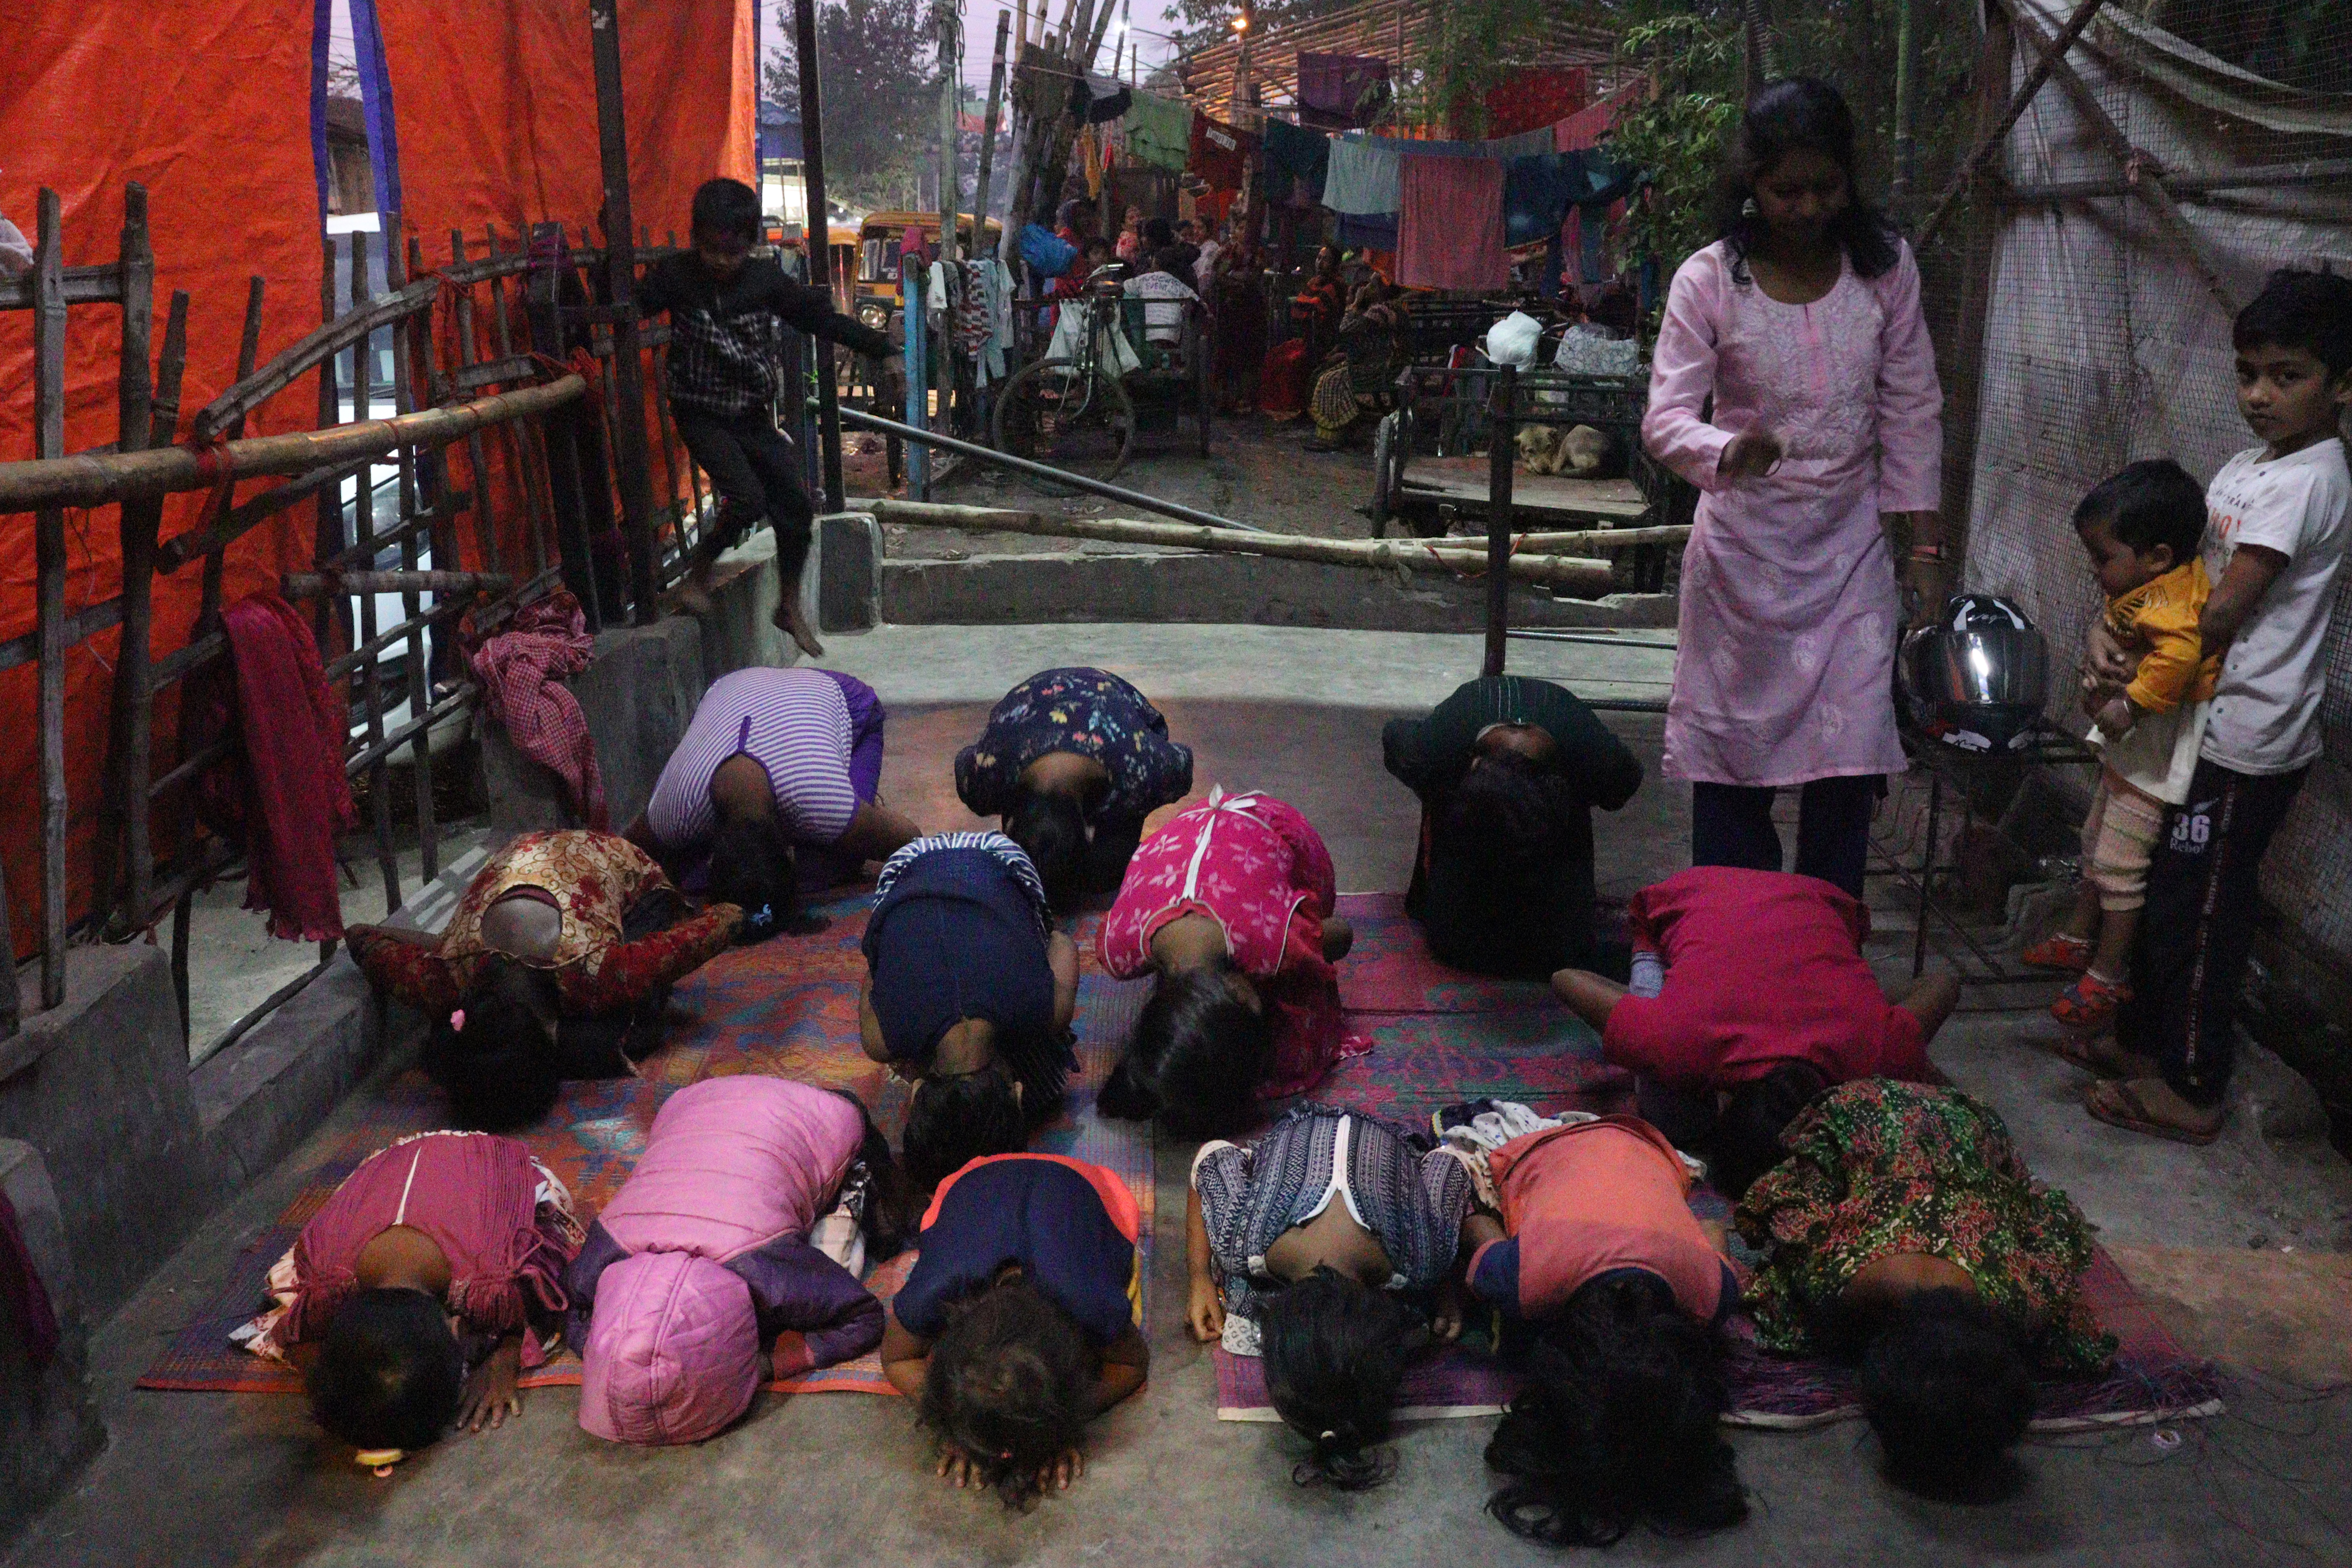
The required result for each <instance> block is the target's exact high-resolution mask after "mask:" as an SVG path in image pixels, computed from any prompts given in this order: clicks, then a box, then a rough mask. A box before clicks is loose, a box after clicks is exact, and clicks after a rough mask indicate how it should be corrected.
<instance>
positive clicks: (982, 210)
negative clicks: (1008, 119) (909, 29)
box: [971, 0, 1029, 256]
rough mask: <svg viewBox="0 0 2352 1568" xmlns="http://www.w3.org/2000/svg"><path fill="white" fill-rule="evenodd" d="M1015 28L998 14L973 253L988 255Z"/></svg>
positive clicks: (974, 202) (975, 193) (975, 192)
mask: <svg viewBox="0 0 2352 1568" xmlns="http://www.w3.org/2000/svg"><path fill="white" fill-rule="evenodd" d="M1028 14H1029V13H1028V9H1027V0H1023V9H1022V16H1023V18H1024V21H1025V20H1026V18H1027V16H1028ZM1012 25H1013V17H1012V15H1011V14H1010V13H1009V12H1004V11H999V12H998V13H997V14H996V60H995V63H994V64H992V65H991V66H990V67H989V68H988V114H987V117H986V118H985V119H983V120H982V121H981V132H980V173H979V174H978V176H977V183H976V184H974V185H973V187H972V193H971V253H972V254H973V255H974V256H985V255H987V254H988V196H989V190H988V179H989V174H990V172H991V171H992V169H993V167H994V166H995V163H996V126H997V116H998V114H999V113H1000V112H1001V111H1002V110H1003V107H1004V36H1005V33H1006V31H1007V30H1008V29H1009V28H1010V27H1011V26H1012Z"/></svg>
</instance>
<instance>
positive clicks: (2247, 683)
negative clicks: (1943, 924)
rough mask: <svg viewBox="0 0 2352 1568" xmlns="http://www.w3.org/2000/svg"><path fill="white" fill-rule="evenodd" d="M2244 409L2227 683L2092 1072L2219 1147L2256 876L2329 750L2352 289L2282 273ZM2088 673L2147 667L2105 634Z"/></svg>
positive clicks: (2222, 515)
mask: <svg viewBox="0 0 2352 1568" xmlns="http://www.w3.org/2000/svg"><path fill="white" fill-rule="evenodd" d="M2232 339H2233V342H2235V344H2236V347H2237V354H2238V362H2237V370H2238V408H2239V411H2240V412H2241V413H2242V414H2243V415H2244V416H2245V419H2246V423H2247V425H2248V426H2251V427H2252V430H2253V432H2254V434H2255V435H2256V436H2258V437H2261V438H2262V440H2263V445H2262V446H2260V447H2254V448H2252V449H2250V450H2248V451H2244V452H2241V453H2239V454H2238V455H2237V456H2236V457H2234V458H2231V459H2230V460H2229V461H2228V462H2227V463H2225V464H2223V465H2222V466H2221V472H2220V473H2219V474H2216V475H2215V476H2214V477H2213V482H2212V484H2211V485H2210V486H2208V487H2207V489H2206V493H2205V501H2206V528H2205V545H2204V560H2205V571H2206V574H2207V576H2209V577H2210V579H2211V580H2212V584H2213V592H2212V596H2211V597H2210V598H2209V599H2208V600H2207V601H2206V602H2205V611H2204V614H2203V615H2201V616H2199V617H2198V623H2197V635H2198V638H2199V641H2200V643H2201V645H2202V647H2203V650H2204V653H2205V655H2206V656H2207V657H2208V658H2213V657H2219V658H2221V679H2220V680H2219V681H2218V682H2217V683H2216V685H2215V687H2214V691H2213V705H2212V710H2211V711H2210V714H2209V715H2208V716H2207V718H2206V721H2205V739H2204V741H2203V742H2202V743H2201V744H2200V746H2199V748H2198V762H2197V769H2196V773H2195V775H2194V776H2193V777H2192V778H2191V779H2190V781H2189V791H2188V795H2187V796H2186V804H2184V805H2182V806H2181V808H2180V809H2179V811H2176V812H2175V813H2173V814H2172V818H2171V826H2170V827H2169V829H2168V831H2167V833H2166V835H2165V839H2164V843H2163V846H2162V847H2160V848H2159V849H2158V851H2157V853H2156V858H2155V861H2154V863H2153V864H2152V865H2151V866H2150V867H2149V869H2148V878H2147V907H2146V909H2145V910H2143V911H2142V913H2141V915H2140V928H2139V947H2138V952H2137V956H2136V958H2135V960H2134V962H2133V965H2132V992H2133V999H2132V1000H2131V1001H2129V1002H2127V1003H2126V1004H2124V1005H2122V1006H2121V1007H2120V1008H2119V1009H2118V1010H2117V1011H2116V1037H2115V1043H2114V1046H2113V1047H2112V1048H2111V1049H2110V1050H2108V1051H2105V1052H2098V1051H2097V1048H2096V1047H2094V1052H2095V1056H2094V1059H2095V1061H2096V1062H2097V1065H2098V1067H2099V1068H2100V1069H2101V1070H2102V1071H2103V1072H2113V1073H2115V1074H2116V1075H2118V1077H2119V1079H2120V1081H2117V1082H2112V1083H2097V1084H2094V1085H2092V1086H2091V1089H2090V1090H2089V1092H2088V1094H2087V1096H2086V1098H2085V1100H2084V1106H2085V1108H2086V1109H2087V1110H2089V1111H2090V1113H2091V1114H2092V1115H2093V1116H2095V1117H2097V1118H2098V1119H2099V1120H2100V1121H2105V1122H2110V1123H2112V1124H2114V1125H2116V1126H2118V1127H2123V1128H2126V1129H2129V1130H2131V1131H2137V1132H2146V1133H2149V1134H2151V1135H2153V1136H2155V1137H2159V1138H2170V1139H2175V1140H2178V1141H2181V1142H2192V1143H2208V1142H2212V1141H2213V1139H2215V1138H2216V1137H2218V1136H2220V1134H2221V1123H2222V1121H2223V1120H2224V1119H2225V1117H2226V1116H2227V1114H2228V1110H2227V1106H2226V1105H2225V1103H2224V1102H2225V1100H2226V1098H2227V1096H2228V1093H2229V1087H2230V1073H2231V1068H2232V1066H2233V1065H2234V1058H2235V1047H2236V1040H2235V1031H2236V1027H2237V1003H2238V994H2239V991H2240V990H2241V988H2242V985H2243V984H2244V981H2245V973H2246V956H2247V953H2248V952H2249V950H2250V947H2251V943H2252V934H2253V929H2254V924H2255V913H2256V910H2255V905H2256V903H2257V901H2258V900H2259V899H2260V896H2261V895H2260V892H2259V889H2258V888H2257V885H2256V883H2257V878H2258V877H2259V875H2260V871H2261V867H2262V858H2263V851H2265V850H2266V849H2268V848H2269V847H2270V841H2271V835H2273V833H2275V832H2277V831H2278V827H2279V825H2280V824H2281V823H2282V822H2284V820H2285V819H2286V814H2287V808H2288V807H2289V806H2290V805H2293V804H2294V797H2295V792H2296V791H2297V790H2299V789H2301V788H2302V787H2303V780H2304V775H2305V773H2308V772H2309V771H2310V768H2311V764H2312V763H2313V762H2314V761H2315V760H2316V759H2317V757H2318V756H2319V753H2320V749H2321V737H2320V727H2319V710H2320V706H2321V703H2322V702H2323V701H2324V700H2325V699H2326V695H2327V661H2326V658H2325V657H2324V654H2323V651H2322V647H2321V645H2322V643H2323V642H2324V641H2325V640H2326V635H2327V622H2328V616H2329V613H2330V611H2331V609H2332V608H2333V606H2334V604H2335V593H2336V570H2337V568H2338V567H2340V566H2341V565H2342V564H2343V563H2344V552H2345V544H2346V540H2347V534H2352V528H2347V511H2352V473H2348V472H2347V468H2346V464H2345V453H2344V438H2343V433H2342V427H2341V426H2342V420H2343V416H2344V409H2345V406H2346V405H2347V404H2352V278H2344V277H2338V276H2336V275H2334V274H2331V273H2325V272H2301V271H2295V270H2293V269H2285V270H2282V271H2278V272H2274V273H2273V274H2272V275H2271V279H2270V283H2269V285H2268V286H2267V287H2266V288H2264V289H2263V292H2262V295H2261V297H2260V298H2258V299H2256V300H2254V302H2253V303H2252V304H2251V305H2249V306H2247V307H2246V308H2245V309H2244V310H2242V311H2240V312H2239V313H2238V320H2237V322H2236V325H2235V330H2234V331H2233V333H2232ZM2089 662H2090V665H2091V678H2092V679H2095V680H2100V681H2105V682H2109V683H2117V682H2122V681H2126V680H2129V679H2131V672H2132V669H2133V666H2134V654H2133V653H2132V652H2131V651H2128V650H2125V649H2123V648H2121V647H2118V646H2117V644H2116V639H2115V638H2114V637H2112V636H2109V635H2107V633H2106V632H2105V627H2104V626H2098V627H2095V628H2094V631H2093V636H2092V647H2091V657H2090V660H2089Z"/></svg>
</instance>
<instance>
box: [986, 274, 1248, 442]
mask: <svg viewBox="0 0 2352 1568" xmlns="http://www.w3.org/2000/svg"><path fill="white" fill-rule="evenodd" d="M1127 276H1128V269H1127V268H1125V267H1124V266H1122V265H1120V264H1118V263H1117V262H1114V263H1112V264H1110V265H1108V266H1107V267H1101V268H1097V269H1096V270H1095V271H1094V272H1093V273H1092V274H1091V275H1089V276H1088V278H1087V283H1086V290H1085V292H1084V293H1083V294H1082V295H1081V296H1080V297H1079V298H1078V299H1076V300H1069V301H1066V302H1065V303H1064V304H1063V306H1062V307H1061V310H1060V312H1059V314H1058V316H1057V318H1056V322H1055V328H1054V335H1053V338H1052V340H1051V342H1049V343H1048V345H1047V347H1046V350H1045V357H1044V358H1042V359H1040V360H1038V361H1037V362H1036V363H1034V364H1032V365H1030V366H1028V367H1027V368H1025V369H1024V370H1023V371H1021V372H1020V373H1019V374H1016V375H1014V376H1013V379H1012V380H1010V381H1008V382H1006V383H1005V384H1004V386H1003V390H1002V391H1000V392H999V393H998V394H997V395H996V412H995V416H994V418H993V419H992V422H991V426H990V435H991V437H992V439H993V441H994V443H995V446H996V448H997V450H999V451H1001V452H1009V453H1011V454H1012V455H1013V456H1014V457H1016V458H1031V459H1033V460H1034V461H1037V462H1041V463H1050V464H1052V465H1053V466H1055V468H1067V469H1070V470H1071V471H1072V472H1074V473H1080V474H1084V475H1086V476H1087V477H1088V478H1090V479H1110V478H1112V477H1113V476H1115V475H1116V474H1118V471H1119V470H1120V469H1121V468H1125V467H1126V466H1127V461H1128V459H1129V458H1130V457H1132V456H1134V454H1135V447H1136V434H1137V432H1138V430H1139V429H1144V428H1154V429H1158V430H1161V431H1166V432H1171V433H1173V434H1175V435H1177V436H1178V437H1181V433H1182V426H1183V422H1184V421H1185V420H1187V419H1189V420H1191V421H1192V426H1193V429H1192V439H1193V443H1194V449H1195V450H1196V451H1197V452H1198V453H1199V454H1200V455H1201V456H1202V457H1207V456H1208V453H1209V426H1210V423H1211V421H1212V419H1213V407H1212V403H1211V397H1210V371H1211V363H1210V361H1211V356H1212V353H1213V350H1212V338H1211V334H1210V331H1209V320H1208V310H1207V308H1206V307H1205V306H1203V305H1202V303H1201V301H1200V300H1154V299H1149V298H1146V297H1143V296H1139V295H1132V294H1129V293H1128V292H1127V291H1126V286H1127ZM1171 317H1174V318H1176V319H1175V320H1172V321H1171V320H1170V319H1169V318H1171Z"/></svg>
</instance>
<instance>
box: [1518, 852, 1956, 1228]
mask: <svg viewBox="0 0 2352 1568" xmlns="http://www.w3.org/2000/svg"><path fill="white" fill-rule="evenodd" d="M1626 925H1627V934H1628V935H1630V936H1631V937H1632V939H1633V984H1632V985H1631V986H1624V985H1620V984H1616V983H1615V982H1614V981H1612V980H1609V979H1606V978H1604V977H1603V976H1601V975H1598V974H1594V973H1590V972H1588V971H1585V970H1581V969H1563V970H1561V971H1560V972H1559V973H1558V974H1555V975H1553V976H1552V989H1553V990H1554V991H1556V992H1558V993H1559V997H1560V999H1561V1000H1562V1001H1564V1002H1566V1003H1567V1004H1568V1005H1569V1007H1570V1009H1571V1010H1572V1011H1573V1012H1575V1014H1576V1015H1577V1016H1579V1017H1580V1018H1582V1019H1583V1020H1584V1021H1585V1022H1586V1023H1587V1024H1590V1025H1591V1026H1592V1027H1593V1028H1595V1029H1598V1030H1599V1031H1600V1032H1601V1055H1602V1056H1603V1057H1604V1058H1607V1059H1608V1060H1609V1061H1610V1062H1611V1063H1612V1064H1614V1065H1615V1066H1618V1067H1625V1068H1633V1071H1634V1074H1635V1078H1634V1088H1635V1090H1636V1093H1637V1094H1638V1096H1639V1100H1640V1105H1641V1110H1642V1114H1643V1116H1644V1117H1645V1118H1647V1119H1648V1120H1649V1121H1651V1122H1652V1123H1653V1124H1654V1125H1655V1126H1656V1127H1658V1128H1659V1129H1660V1130H1661V1131H1664V1133H1665V1135H1666V1136H1667V1137H1668V1138H1669V1139H1671V1140H1673V1141H1674V1142H1675V1143H1676V1144H1678V1145H1680V1146H1681V1147H1684V1148H1686V1149H1698V1150H1702V1151H1704V1152H1706V1155H1707V1158H1708V1160H1709V1161H1710V1163H1711V1169H1710V1170H1709V1172H1708V1179H1709V1180H1710V1181H1712V1182H1713V1183H1714V1184H1715V1186H1716V1190H1717V1191H1718V1192H1721V1193H1723V1194H1726V1195H1727V1196H1730V1197H1733V1198H1737V1197H1738V1196H1739V1194H1741V1193H1743V1192H1745V1191H1747V1190H1748V1183H1750V1182H1752V1181H1754V1180H1755V1179H1756V1178H1757V1177H1759V1176H1760V1175H1762V1174H1763V1173H1765V1172H1766V1171H1769V1170H1770V1169H1771V1168H1772V1167H1773V1166H1774V1165H1777V1164H1779V1163H1780V1133H1781V1131H1782V1130H1784V1129H1785V1128H1786V1127H1787V1126H1788V1125H1789V1122H1790V1119H1791V1118H1793V1117H1794V1116H1795V1115H1796V1114H1797V1112H1798V1111H1800V1110H1803V1109H1804V1108H1805V1106H1806V1105H1807V1104H1808V1103H1810V1102H1811V1100H1813V1099H1814V1098H1815V1097H1816V1096H1818V1095H1819V1094H1821V1092H1822V1090H1823V1089H1828V1088H1829V1087H1831V1086H1832V1085H1833V1084H1841V1083H1847V1082H1851V1081H1852V1080H1853V1079H1858V1078H1900V1079H1916V1080H1918V1081H1921V1082H1931V1081H1934V1080H1936V1079H1938V1078H1939V1077H1940V1076H1941V1075H1940V1074H1938V1073H1937V1071H1936V1068H1935V1064H1934V1063H1932V1062H1931V1061H1929V1060H1928V1059H1927V1042H1928V1041H1930V1040H1932V1039H1934V1038H1935V1037H1936V1031H1937V1029H1939V1028H1941V1027H1942V1026H1943V1024H1944V1020H1945V1019H1946V1018H1948V1017H1949V1016H1951V1012H1952V1007H1953V1005H1954V1004H1956V1003H1957V1002H1958V1000H1959V994H1960V987H1959V982H1958V980H1956V979H1955V978H1953V977H1952V976H1951V975H1948V974H1930V975H1927V976H1925V977H1924V978H1922V979H1920V980H1917V981H1916V982H1914V983H1913V984H1912V986H1911V988H1910V989H1909V990H1908V991H1907V992H1906V993H1905V994H1904V995H1903V997H1902V999H1901V1000H1900V1001H1890V1000H1889V999H1888V998H1887V995H1886V994H1885V992H1884V991H1883V990H1881V989H1880V988H1879V984H1878V980H1877V977H1876V976H1874V974H1872V973H1871V972H1870V963H1869V961H1868V960H1867V959H1865V958H1864V957H1863V954H1862V944H1863V942H1864V940H1866V939H1867V938H1868V937H1869V935H1870V911H1869V910H1868V909H1867V908H1865V907H1864V905H1863V904H1862V902H1861V901H1860V900H1857V899H1854V898H1853V897H1851V896H1850V895H1849V894H1847V892H1846V891H1845V889H1843V888H1836V887H1832V886H1831V885H1830V884H1829V883H1827V882H1824V881H1822V879H1820V878H1819V877H1807V876H1801V875H1799V874H1797V873H1795V872H1790V871H1754V870H1749V869H1748V868H1745V867H1738V866H1694V867H1692V868H1690V869H1689V870H1687V871H1678V872H1676V873H1675V875H1673V876H1671V877H1669V878H1667V879H1665V880H1664V881H1663V882H1660V883H1658V884H1657V885H1656V886H1655V887H1650V888H1644V889H1642V890H1641V891H1640V892H1638V893H1636V894H1634V895H1633V901H1632V902H1631V903H1630V904H1629V905H1627V907H1626Z"/></svg>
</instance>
